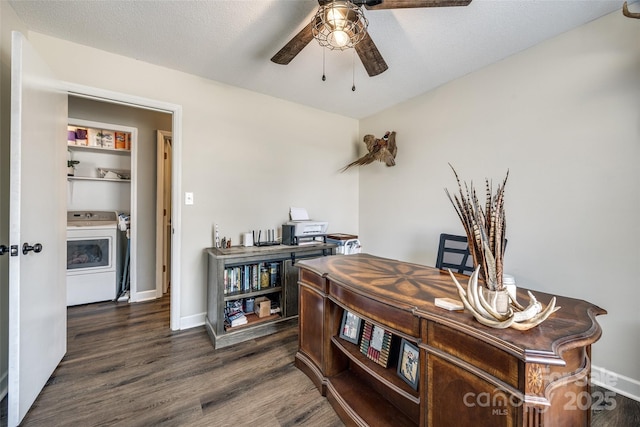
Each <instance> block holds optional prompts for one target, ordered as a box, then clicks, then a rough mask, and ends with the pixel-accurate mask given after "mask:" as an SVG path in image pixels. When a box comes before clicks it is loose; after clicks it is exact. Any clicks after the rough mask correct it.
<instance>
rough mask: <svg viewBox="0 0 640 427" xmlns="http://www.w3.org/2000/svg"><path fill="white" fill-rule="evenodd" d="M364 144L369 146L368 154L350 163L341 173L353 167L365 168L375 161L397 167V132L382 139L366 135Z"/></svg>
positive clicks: (386, 134)
mask: <svg viewBox="0 0 640 427" xmlns="http://www.w3.org/2000/svg"><path fill="white" fill-rule="evenodd" d="M364 143H365V144H366V145H367V151H368V153H367V154H365V155H364V156H362V157H360V158H359V159H358V160H355V161H353V162H351V163H349V164H348V165H347V166H345V167H344V168H342V170H341V171H340V172H344V171H346V170H347V169H349V168H350V167H351V166H363V165H368V164H369V163H373V162H374V161H375V160H377V161H379V162H383V163H386V165H387V166H395V164H396V160H395V159H396V153H397V152H398V147H397V146H396V132H395V131H393V132H386V133H385V134H384V136H383V137H382V138H376V137H375V136H373V135H365V136H364Z"/></svg>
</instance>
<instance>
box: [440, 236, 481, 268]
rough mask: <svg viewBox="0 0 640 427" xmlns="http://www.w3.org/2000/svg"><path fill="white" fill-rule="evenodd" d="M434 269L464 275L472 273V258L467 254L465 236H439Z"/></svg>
mask: <svg viewBox="0 0 640 427" xmlns="http://www.w3.org/2000/svg"><path fill="white" fill-rule="evenodd" d="M436 268H439V269H442V270H446V269H451V271H453V272H455V273H462V274H466V275H471V273H473V257H472V256H471V253H470V252H469V244H468V242H467V236H456V235H455V234H444V233H443V234H441V235H440V245H439V246H438V258H437V259H436Z"/></svg>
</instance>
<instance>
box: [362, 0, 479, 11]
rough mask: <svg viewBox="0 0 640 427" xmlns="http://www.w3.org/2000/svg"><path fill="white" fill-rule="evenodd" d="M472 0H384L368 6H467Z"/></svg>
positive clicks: (395, 7)
mask: <svg viewBox="0 0 640 427" xmlns="http://www.w3.org/2000/svg"><path fill="white" fill-rule="evenodd" d="M469 3H471V0H383V2H382V3H381V4H378V5H375V6H366V5H365V7H366V8H367V9H369V10H379V9H404V8H412V7H450V6H467V5H468V4H469Z"/></svg>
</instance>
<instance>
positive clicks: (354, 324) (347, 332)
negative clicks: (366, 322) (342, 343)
mask: <svg viewBox="0 0 640 427" xmlns="http://www.w3.org/2000/svg"><path fill="white" fill-rule="evenodd" d="M361 331H362V319H360V318H359V317H358V316H356V315H355V314H353V313H352V312H350V311H348V310H345V311H344V312H343V313H342V323H341V324H340V338H342V339H343V340H346V341H349V342H350V343H353V344H355V345H358V342H359V341H360V332H361Z"/></svg>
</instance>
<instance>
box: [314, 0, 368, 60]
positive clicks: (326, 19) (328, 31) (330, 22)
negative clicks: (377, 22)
mask: <svg viewBox="0 0 640 427" xmlns="http://www.w3.org/2000/svg"><path fill="white" fill-rule="evenodd" d="M312 23H313V28H312V33H313V37H314V38H315V39H316V40H318V43H320V46H322V47H326V48H328V49H331V50H334V49H338V50H345V49H350V48H353V47H354V46H355V45H357V44H358V43H359V42H360V41H361V40H362V39H363V38H364V36H365V35H366V34H367V26H368V25H369V21H367V18H365V16H364V13H363V12H362V8H361V7H360V6H356V5H355V4H353V3H352V2H350V1H344V0H334V1H332V2H329V3H326V4H324V5H322V6H320V8H319V9H318V12H317V13H316V14H315V16H314V17H313V21H312Z"/></svg>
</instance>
